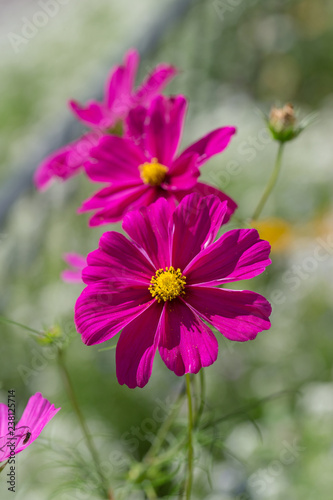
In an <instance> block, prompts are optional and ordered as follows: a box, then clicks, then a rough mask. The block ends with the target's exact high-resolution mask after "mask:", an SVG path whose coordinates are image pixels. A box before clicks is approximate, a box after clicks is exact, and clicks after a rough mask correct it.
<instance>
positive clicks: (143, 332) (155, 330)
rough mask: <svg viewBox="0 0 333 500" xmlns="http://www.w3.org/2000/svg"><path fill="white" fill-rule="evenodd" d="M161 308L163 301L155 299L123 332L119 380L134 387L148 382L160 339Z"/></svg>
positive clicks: (120, 346) (118, 345)
mask: <svg viewBox="0 0 333 500" xmlns="http://www.w3.org/2000/svg"><path fill="white" fill-rule="evenodd" d="M162 308H163V306H162V304H159V303H158V302H157V301H155V300H154V301H153V302H152V304H151V305H150V306H149V308H148V309H146V310H145V311H144V312H142V314H140V315H139V316H137V317H136V318H135V319H134V320H133V321H132V322H131V323H130V324H129V325H128V326H126V327H125V328H124V329H123V331H122V332H121V334H120V337H119V340H118V344H117V349H116V368H117V378H118V382H119V384H121V385H123V384H126V385H127V386H128V387H129V388H131V389H133V388H134V387H144V386H145V385H146V384H147V382H148V380H149V378H150V376H151V372H152V369H153V361H154V356H155V353H156V349H157V346H158V341H159V322H160V317H161V313H162Z"/></svg>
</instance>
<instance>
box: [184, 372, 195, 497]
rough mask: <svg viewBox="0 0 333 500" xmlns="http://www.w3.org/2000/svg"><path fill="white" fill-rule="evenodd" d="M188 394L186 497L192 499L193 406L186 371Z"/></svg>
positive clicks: (188, 375) (189, 379) (188, 377)
mask: <svg viewBox="0 0 333 500" xmlns="http://www.w3.org/2000/svg"><path fill="white" fill-rule="evenodd" d="M185 377H186V394H187V403H188V458H187V478H186V488H185V498H186V500H190V498H191V491H192V483H193V423H194V422H193V407H192V394H191V377H190V374H189V373H186V375H185Z"/></svg>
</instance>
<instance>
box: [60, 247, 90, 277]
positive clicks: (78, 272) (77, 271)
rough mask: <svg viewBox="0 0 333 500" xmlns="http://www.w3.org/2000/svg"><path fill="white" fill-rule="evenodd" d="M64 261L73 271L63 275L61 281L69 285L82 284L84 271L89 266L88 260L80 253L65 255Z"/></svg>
mask: <svg viewBox="0 0 333 500" xmlns="http://www.w3.org/2000/svg"><path fill="white" fill-rule="evenodd" d="M63 259H64V261H65V262H66V264H68V265H69V266H70V267H71V269H65V271H62V273H61V279H62V280H63V281H65V282H67V283H82V271H83V269H84V268H85V267H86V266H87V259H86V258H85V257H84V256H83V255H80V254H78V253H65V254H64V255H63Z"/></svg>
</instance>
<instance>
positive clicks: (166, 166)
mask: <svg viewBox="0 0 333 500" xmlns="http://www.w3.org/2000/svg"><path fill="white" fill-rule="evenodd" d="M186 105H187V102H186V99H185V97H183V96H177V97H172V98H166V97H163V96H161V95H159V96H157V97H155V98H154V99H153V101H152V103H151V105H150V108H149V109H148V110H147V109H145V108H143V107H138V108H136V109H134V110H132V111H131V112H130V113H129V115H128V118H127V136H128V137H130V139H129V138H122V137H116V136H104V137H102V138H101V139H100V141H99V144H98V145H97V146H96V147H95V148H93V149H92V150H91V157H92V160H90V161H89V162H87V163H86V164H85V169H86V173H87V175H88V177H89V178H90V179H91V180H92V181H95V182H107V183H109V186H107V187H105V188H104V189H102V190H101V191H98V192H97V193H96V194H95V195H94V196H93V197H92V198H90V199H89V200H87V201H86V202H84V204H83V205H82V207H81V209H80V212H85V211H87V210H97V211H96V213H95V215H94V216H93V217H92V218H91V219H90V225H91V226H96V225H100V224H105V223H110V222H116V221H119V220H120V219H122V218H123V217H124V215H125V214H126V213H127V212H128V211H130V210H134V209H138V208H140V207H142V206H148V205H149V204H150V203H153V202H154V201H156V200H157V199H158V198H160V197H163V198H165V199H166V200H168V201H169V203H171V205H173V206H175V204H176V203H177V202H179V201H180V200H182V199H183V198H184V196H186V195H187V194H189V193H193V192H197V193H199V194H201V195H202V196H206V195H209V194H214V195H216V196H218V197H219V198H220V200H222V201H227V202H228V205H227V214H226V219H228V218H229V217H230V215H231V214H232V213H233V212H234V210H235V209H236V207H237V205H236V203H235V202H234V201H233V200H232V199H231V198H229V197H228V196H227V195H226V194H225V193H222V192H221V191H219V190H217V189H215V188H214V187H212V186H208V185H207V184H202V183H199V182H198V177H199V175H200V171H199V167H200V166H201V165H203V164H204V163H205V162H206V161H207V160H208V159H209V158H210V157H211V156H213V155H216V154H218V153H221V152H222V151H223V150H224V149H225V148H226V147H227V146H228V144H229V142H230V139H231V137H232V136H233V135H234V134H235V132H236V129H235V128H234V127H222V128H219V129H216V130H214V131H213V132H210V133H209V134H207V135H206V136H205V137H203V138H202V139H200V140H199V141H197V142H195V143H194V144H192V145H191V146H189V147H188V148H187V149H185V151H183V152H182V153H181V154H180V155H177V149H178V145H179V142H180V139H181V135H182V131H183V124H184V118H185V112H186Z"/></svg>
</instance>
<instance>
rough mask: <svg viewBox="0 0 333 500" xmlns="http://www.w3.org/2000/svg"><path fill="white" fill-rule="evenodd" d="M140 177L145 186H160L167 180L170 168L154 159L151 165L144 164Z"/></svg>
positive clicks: (141, 167) (140, 168)
mask: <svg viewBox="0 0 333 500" xmlns="http://www.w3.org/2000/svg"><path fill="white" fill-rule="evenodd" d="M139 170H140V177H141V179H142V180H143V182H144V183H145V184H150V185H151V186H160V185H161V184H162V182H163V181H164V179H165V176H166V173H167V171H168V170H169V169H168V167H166V166H164V165H161V163H158V161H157V158H153V159H152V160H151V163H143V164H142V165H140V166H139Z"/></svg>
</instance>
